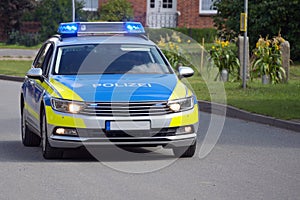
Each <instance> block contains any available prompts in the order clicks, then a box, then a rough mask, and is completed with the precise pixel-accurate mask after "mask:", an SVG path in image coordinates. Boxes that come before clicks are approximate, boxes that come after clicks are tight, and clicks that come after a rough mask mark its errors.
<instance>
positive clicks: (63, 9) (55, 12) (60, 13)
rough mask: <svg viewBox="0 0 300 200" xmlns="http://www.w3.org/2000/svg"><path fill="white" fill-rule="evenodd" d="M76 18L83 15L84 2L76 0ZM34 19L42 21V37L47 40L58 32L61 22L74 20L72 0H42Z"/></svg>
mask: <svg viewBox="0 0 300 200" xmlns="http://www.w3.org/2000/svg"><path fill="white" fill-rule="evenodd" d="M75 8H76V17H75V18H76V19H78V18H79V16H80V15H81V12H82V11H81V9H82V8H83V4H82V2H79V1H75ZM33 18H34V20H35V21H40V22H41V31H40V37H41V40H46V39H47V38H49V36H51V35H53V34H55V33H56V31H57V28H58V25H59V23H62V22H69V21H72V1H71V0H41V1H39V2H38V5H37V7H36V9H35V13H34V17H33Z"/></svg>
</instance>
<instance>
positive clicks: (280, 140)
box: [0, 80, 300, 200]
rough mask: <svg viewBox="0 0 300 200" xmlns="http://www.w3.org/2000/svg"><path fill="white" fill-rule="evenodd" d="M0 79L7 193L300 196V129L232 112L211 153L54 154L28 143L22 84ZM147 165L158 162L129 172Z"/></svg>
mask: <svg viewBox="0 0 300 200" xmlns="http://www.w3.org/2000/svg"><path fill="white" fill-rule="evenodd" d="M0 84H1V88H0V93H1V94H2V95H1V96H2V98H1V101H0V110H1V112H0V127H1V129H0V168H1V170H0V199H23V200H27V199H30V200H34V199H45V200H47V199H112V200H114V199H138V200H140V199H146V200H147V199H151V200H152V199H159V200H161V199H175V200H176V199H178V200H183V199H184V200H194V199H197V200H201V199H211V200H218V199H222V200H226V199H228V200H235V199H253V200H257V199H278V200H282V199H299V197H300V190H299V188H300V168H299V166H300V134H298V133H297V132H293V131H288V130H284V129H279V128H274V127H271V126H267V125H261V124H257V123H252V122H247V121H243V120H238V119H232V118H226V121H225V125H224V127H223V130H222V134H221V136H220V138H219V140H218V143H217V144H216V145H215V147H214V148H213V150H212V151H211V152H210V153H209V154H208V156H206V157H205V158H204V159H200V158H199V156H198V153H199V151H200V150H199V149H200V148H198V150H197V152H198V153H197V155H196V156H195V157H193V158H191V159H179V160H175V161H174V162H173V157H172V155H171V153H170V152H169V151H168V150H163V151H161V152H155V153H148V154H147V156H146V159H145V158H144V159H141V158H139V156H138V155H137V152H139V153H141V152H143V151H142V150H140V151H137V152H136V153H135V154H133V156H129V157H118V156H117V155H115V154H110V150H107V149H103V150H102V152H101V153H103V159H102V162H98V161H96V160H95V159H93V158H91V157H90V156H89V155H87V154H86V153H85V152H84V151H79V150H78V151H70V152H69V153H67V155H65V158H64V159H62V160H52V161H47V160H44V159H43V158H42V155H41V149H40V148H38V147H33V148H29V147H23V146H22V145H21V142H20V111H19V102H18V101H19V91H20V86H21V84H20V83H17V82H10V81H3V80H0ZM212 116H213V115H211V114H207V113H201V115H200V121H201V125H200V130H199V132H198V135H199V141H198V143H199V147H200V146H201V145H203V141H204V136H205V135H207V134H208V132H207V130H208V126H209V125H210V124H212V122H211V120H210V118H211V117H212ZM209 142H213V141H211V140H209ZM206 144H207V143H206ZM168 163H169V164H168ZM170 163H172V164H170ZM162 166H163V167H162ZM137 167H138V168H137ZM148 167H150V168H151V167H157V168H158V170H155V171H154V172H151V173H141V174H134V173H129V171H130V170H134V169H136V170H137V171H139V170H143V169H147V168H148ZM159 167H161V168H160V169H159ZM120 169H121V170H120ZM124 171H127V172H124Z"/></svg>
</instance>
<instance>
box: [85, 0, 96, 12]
mask: <svg viewBox="0 0 300 200" xmlns="http://www.w3.org/2000/svg"><path fill="white" fill-rule="evenodd" d="M82 2H83V4H84V6H83V10H85V11H97V10H98V0H82Z"/></svg>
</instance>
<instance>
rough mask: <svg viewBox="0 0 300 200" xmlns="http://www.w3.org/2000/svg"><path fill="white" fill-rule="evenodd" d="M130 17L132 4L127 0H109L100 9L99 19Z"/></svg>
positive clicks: (127, 19) (124, 19) (115, 19)
mask: <svg viewBox="0 0 300 200" xmlns="http://www.w3.org/2000/svg"><path fill="white" fill-rule="evenodd" d="M132 18H133V9H132V5H131V4H130V3H129V2H128V1H127V0H111V1H108V2H107V3H105V4H103V5H102V7H101V9H100V19H101V20H103V21H129V20H131V19H132Z"/></svg>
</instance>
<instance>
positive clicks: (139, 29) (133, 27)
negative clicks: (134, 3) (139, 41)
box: [124, 22, 145, 33]
mask: <svg viewBox="0 0 300 200" xmlns="http://www.w3.org/2000/svg"><path fill="white" fill-rule="evenodd" d="M124 25H125V29H126V31H127V32H128V33H145V30H144V27H143V25H142V24H141V23H140V22H125V24H124Z"/></svg>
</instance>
